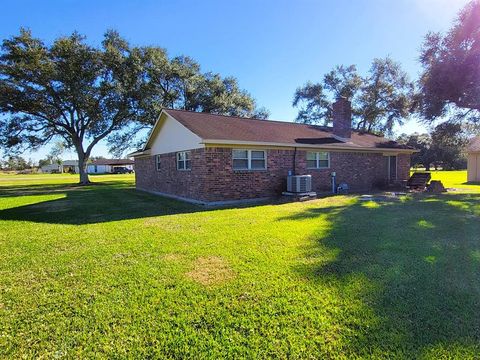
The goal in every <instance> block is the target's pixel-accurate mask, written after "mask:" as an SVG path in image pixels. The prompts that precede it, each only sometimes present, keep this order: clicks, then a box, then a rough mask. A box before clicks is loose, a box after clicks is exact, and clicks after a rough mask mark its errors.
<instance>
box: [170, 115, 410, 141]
mask: <svg viewBox="0 0 480 360" xmlns="http://www.w3.org/2000/svg"><path fill="white" fill-rule="evenodd" d="M164 111H165V112H166V113H168V114H169V115H170V116H172V117H173V118H174V119H176V120H177V121H179V122H180V123H181V124H182V125H183V126H185V127H186V128H187V129H189V130H190V131H192V132H193V133H195V134H197V135H198V136H199V137H200V138H202V139H204V140H229V141H242V142H263V143H281V144H291V145H297V146H298V145H301V144H329V145H330V146H339V147H346V146H347V147H352V148H356V147H359V148H384V149H392V148H394V149H412V150H413V148H411V147H408V146H405V145H401V144H398V143H396V142H395V141H391V140H388V139H386V138H384V137H381V136H377V135H373V134H365V133H361V132H358V131H352V137H351V139H348V140H344V139H340V138H338V137H335V136H334V135H333V133H332V128H331V127H325V126H317V125H307V124H298V123H292V122H286V121H274V120H259V119H250V118H242V117H236V116H223V115H215V114H209V113H199V112H191V111H183V110H170V109H165V110H164Z"/></svg>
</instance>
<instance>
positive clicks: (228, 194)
mask: <svg viewBox="0 0 480 360" xmlns="http://www.w3.org/2000/svg"><path fill="white" fill-rule="evenodd" d="M333 118H334V120H333V127H324V126H316V125H306V124H298V123H289V122H283V121H269V120H257V119H248V118H241V117H234V116H231V117H230V116H221V115H213V114H208V113H196V112H189V111H181V110H169V109H164V110H163V111H162V112H161V114H160V116H159V118H158V120H157V122H156V123H155V126H154V128H153V129H152V131H151V133H150V136H149V138H148V141H147V143H146V144H145V146H144V148H143V149H142V150H140V151H137V152H135V153H133V154H130V156H133V157H134V159H135V172H136V174H135V178H136V187H137V189H139V190H145V191H149V192H153V193H158V194H162V195H167V196H171V197H175V198H180V199H183V200H187V201H192V202H200V203H207V204H215V203H226V202H234V201H239V200H249V199H257V198H268V197H274V196H278V195H280V194H281V193H282V191H285V190H286V187H287V176H288V175H289V174H296V175H304V174H308V175H311V183H312V190H313V191H316V192H323V191H328V190H329V189H331V188H332V184H331V177H332V175H336V181H337V183H338V184H340V183H346V184H348V186H349V188H350V189H353V190H370V189H372V188H374V187H378V186H382V185H385V184H388V183H396V182H400V181H403V180H407V179H408V177H409V170H410V156H411V154H412V153H413V152H414V151H415V150H414V149H412V148H410V147H407V146H403V145H400V144H398V143H396V142H394V141H391V140H388V139H386V138H384V137H381V136H376V135H372V134H365V133H361V132H358V131H354V130H352V119H351V107H350V102H349V101H347V100H346V99H339V100H337V102H336V103H335V104H334V107H333Z"/></svg>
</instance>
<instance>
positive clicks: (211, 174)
mask: <svg viewBox="0 0 480 360" xmlns="http://www.w3.org/2000/svg"><path fill="white" fill-rule="evenodd" d="M175 156H176V155H175V153H169V154H163V155H161V161H162V162H161V170H160V171H157V170H156V167H155V157H154V156H152V157H144V158H136V159H135V168H136V182H137V187H138V188H140V189H144V190H151V191H158V192H163V193H168V194H172V195H177V196H182V197H186V198H192V199H197V200H202V201H226V200H242V199H254V198H260V197H274V196H278V195H279V194H281V192H282V191H285V190H286V178H287V175H288V171H289V170H293V163H294V157H295V158H296V161H295V163H296V168H295V172H296V174H298V175H302V174H311V175H312V187H313V191H317V192H323V191H329V190H330V189H331V178H330V174H331V173H332V171H335V172H336V173H337V184H340V183H342V182H346V183H347V184H348V185H349V186H350V188H351V189H352V190H358V191H360V190H370V189H372V188H373V187H380V186H383V185H385V183H386V181H387V158H386V157H385V156H382V154H371V153H350V152H331V153H330V168H329V169H307V168H306V151H303V150H301V151H300V150H297V152H296V155H295V154H294V151H293V150H276V149H270V150H268V151H267V170H260V171H257V170H256V171H249V170H240V171H239V170H233V168H232V149H229V148H205V149H195V150H192V151H191V157H192V169H191V170H190V171H178V170H177V168H176V158H175ZM409 168H410V156H409V155H399V156H398V179H399V180H406V179H407V178H408V171H409Z"/></svg>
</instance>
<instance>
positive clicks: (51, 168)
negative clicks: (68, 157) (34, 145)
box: [40, 164, 62, 174]
mask: <svg viewBox="0 0 480 360" xmlns="http://www.w3.org/2000/svg"><path fill="white" fill-rule="evenodd" d="M40 172H42V173H47V174H53V173H55V174H56V173H61V172H62V165H60V164H48V165H43V166H41V167H40Z"/></svg>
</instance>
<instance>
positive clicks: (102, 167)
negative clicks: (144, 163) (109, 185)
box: [87, 159, 134, 174]
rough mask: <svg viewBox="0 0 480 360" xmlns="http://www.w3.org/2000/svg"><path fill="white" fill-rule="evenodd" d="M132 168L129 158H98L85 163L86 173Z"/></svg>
mask: <svg viewBox="0 0 480 360" xmlns="http://www.w3.org/2000/svg"><path fill="white" fill-rule="evenodd" d="M125 169H126V170H127V171H129V172H132V171H133V170H134V162H133V160H130V159H98V160H94V161H92V162H91V163H89V164H88V165H87V173H89V174H111V173H114V172H116V171H121V170H125Z"/></svg>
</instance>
